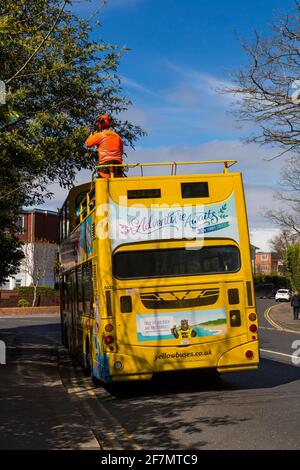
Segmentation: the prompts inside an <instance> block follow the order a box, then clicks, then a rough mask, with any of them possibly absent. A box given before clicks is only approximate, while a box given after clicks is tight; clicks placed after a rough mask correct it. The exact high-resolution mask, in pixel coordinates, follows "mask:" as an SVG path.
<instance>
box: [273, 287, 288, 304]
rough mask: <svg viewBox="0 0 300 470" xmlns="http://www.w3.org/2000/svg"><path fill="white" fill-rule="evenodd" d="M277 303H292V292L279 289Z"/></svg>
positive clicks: (276, 296)
mask: <svg viewBox="0 0 300 470" xmlns="http://www.w3.org/2000/svg"><path fill="white" fill-rule="evenodd" d="M275 300H276V302H290V300H291V292H290V290H289V289H278V291H277V292H276V294H275Z"/></svg>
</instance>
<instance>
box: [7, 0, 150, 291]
mask: <svg viewBox="0 0 300 470" xmlns="http://www.w3.org/2000/svg"><path fill="white" fill-rule="evenodd" d="M71 5H72V2H71V1H70V0H66V1H63V0H20V1H18V2H15V1H14V0H6V1H5V2H2V3H1V7H0V61H1V76H0V79H1V80H2V81H3V82H4V83H5V88H6V100H5V104H2V105H0V223H1V226H0V247H2V248H3V246H4V243H5V241H6V239H7V237H8V227H9V225H11V223H12V222H13V213H15V212H16V211H17V209H18V208H19V207H20V206H21V205H29V204H34V203H37V202H41V200H43V198H44V197H45V194H46V188H47V184H48V183H49V182H52V181H59V182H60V184H61V185H63V186H65V187H66V186H70V185H72V183H73V181H74V176H75V174H76V172H77V171H78V170H80V169H82V168H92V167H93V166H94V164H95V159H94V157H93V156H91V155H90V154H86V151H85V149H84V148H83V142H84V141H85V138H86V136H87V134H88V132H89V129H90V128H91V126H92V125H93V122H94V118H95V116H96V115H97V114H99V113H100V112H103V111H105V112H107V113H108V114H110V115H112V116H113V117H114V127H115V129H116V130H117V131H118V132H119V133H120V134H121V135H122V137H123V139H124V141H125V144H127V145H131V146H133V144H134V142H135V140H136V139H137V138H138V137H139V136H141V135H143V134H144V131H143V130H142V129H141V128H140V127H138V126H135V125H133V124H131V123H130V122H128V121H121V120H120V119H118V115H119V114H120V113H121V112H123V111H125V110H126V109H127V108H128V106H130V104H131V103H130V101H129V100H128V99H127V98H126V97H124V96H122V88H121V84H120V78H119V76H118V74H117V69H118V66H119V63H120V59H121V56H122V53H123V49H122V48H118V47H117V46H115V45H113V44H109V43H106V42H105V41H104V40H103V38H102V36H101V25H99V24H98V23H91V22H89V21H88V20H84V19H80V18H79V17H78V16H76V15H75V14H74V13H73V11H72V10H71V9H70V7H71ZM2 102H3V100H2ZM1 214H4V215H5V219H6V222H5V223H2V220H1ZM3 217H4V216H3ZM15 243H17V242H16V241H15ZM12 244H13V243H12ZM15 249H17V250H18V247H17V245H15V247H14V250H15ZM19 253H20V251H19ZM15 261H16V259H13V252H12V251H11V263H10V269H9V263H8V264H7V265H5V264H4V265H3V264H2V263H1V265H0V282H1V276H2V278H3V277H5V276H6V275H8V274H10V272H11V271H12V270H13V266H14V265H15Z"/></svg>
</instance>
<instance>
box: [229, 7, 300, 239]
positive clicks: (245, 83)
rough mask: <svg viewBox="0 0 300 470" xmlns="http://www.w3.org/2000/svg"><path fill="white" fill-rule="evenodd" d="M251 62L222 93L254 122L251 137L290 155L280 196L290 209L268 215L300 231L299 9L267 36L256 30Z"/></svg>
mask: <svg viewBox="0 0 300 470" xmlns="http://www.w3.org/2000/svg"><path fill="white" fill-rule="evenodd" d="M242 46H243V49H244V51H245V52H246V54H247V56H248V58H249V62H248V64H247V65H246V66H245V68H244V69H242V70H239V71H237V72H235V73H233V74H232V81H233V85H232V86H229V87H226V88H225V89H224V90H223V92H225V93H231V94H233V95H234V96H235V98H236V108H235V115H236V117H237V119H238V120H241V121H250V122H251V123H255V125H256V131H255V132H254V133H253V134H252V135H250V136H249V137H248V139H247V141H248V142H255V143H258V144H262V145H271V146H273V147H274V158H277V157H279V156H283V155H285V156H286V157H288V159H289V160H288V163H287V166H286V169H285V171H284V173H283V175H282V180H281V181H280V186H281V187H282V188H283V189H284V190H283V191H282V192H279V193H278V194H277V199H278V200H279V201H280V203H284V205H286V203H287V204H288V206H290V211H287V210H286V209H282V210H281V209H279V210H275V211H271V212H268V214H267V215H268V216H269V217H270V218H271V219H273V220H274V221H275V222H276V223H278V224H279V225H280V226H281V227H283V228H286V229H288V230H290V229H291V230H292V231H293V232H294V233H300V220H299V209H300V193H299V191H300V186H299V175H300V75H299V70H300V5H299V3H298V2H297V1H295V6H294V7H293V10H292V11H291V12H290V13H288V14H286V15H281V16H280V17H278V18H277V19H275V21H274V22H273V25H272V30H271V31H270V34H269V35H268V37H261V36H260V35H259V34H258V33H257V32H255V39H254V41H253V42H252V43H251V44H249V43H245V42H242Z"/></svg>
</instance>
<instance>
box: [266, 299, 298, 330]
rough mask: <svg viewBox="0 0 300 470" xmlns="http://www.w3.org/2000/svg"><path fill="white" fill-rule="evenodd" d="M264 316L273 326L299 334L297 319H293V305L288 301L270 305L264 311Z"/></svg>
mask: <svg viewBox="0 0 300 470" xmlns="http://www.w3.org/2000/svg"><path fill="white" fill-rule="evenodd" d="M265 318H266V319H267V320H268V322H269V323H271V325H272V326H274V328H277V329H279V330H284V331H289V332H292V333H299V334H300V316H299V320H294V319H293V307H291V305H290V303H289V302H281V303H278V304H276V305H272V306H271V307H270V308H269V309H268V310H267V311H266V313H265Z"/></svg>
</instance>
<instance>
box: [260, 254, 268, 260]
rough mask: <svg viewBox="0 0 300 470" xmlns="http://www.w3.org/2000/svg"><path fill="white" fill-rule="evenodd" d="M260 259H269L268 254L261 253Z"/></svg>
mask: <svg viewBox="0 0 300 470" xmlns="http://www.w3.org/2000/svg"><path fill="white" fill-rule="evenodd" d="M261 259H262V260H264V261H267V260H268V259H269V255H261Z"/></svg>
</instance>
